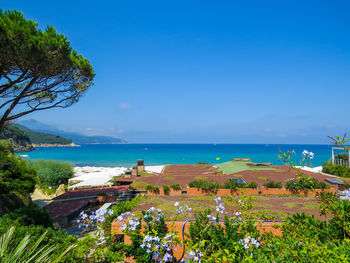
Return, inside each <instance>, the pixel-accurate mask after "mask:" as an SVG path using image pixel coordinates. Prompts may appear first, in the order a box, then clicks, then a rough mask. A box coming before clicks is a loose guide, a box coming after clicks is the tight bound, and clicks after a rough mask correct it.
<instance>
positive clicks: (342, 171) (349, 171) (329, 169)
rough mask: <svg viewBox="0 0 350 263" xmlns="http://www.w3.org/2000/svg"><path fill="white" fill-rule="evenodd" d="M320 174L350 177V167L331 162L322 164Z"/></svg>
mask: <svg viewBox="0 0 350 263" xmlns="http://www.w3.org/2000/svg"><path fill="white" fill-rule="evenodd" d="M322 172H324V173H327V174H333V175H336V176H341V177H350V167H346V166H342V165H337V164H332V163H331V162H326V163H324V164H323V169H322Z"/></svg>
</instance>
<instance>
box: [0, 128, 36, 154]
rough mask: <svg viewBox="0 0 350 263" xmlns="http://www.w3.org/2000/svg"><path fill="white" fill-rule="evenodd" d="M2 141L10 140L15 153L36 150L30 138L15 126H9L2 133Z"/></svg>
mask: <svg viewBox="0 0 350 263" xmlns="http://www.w3.org/2000/svg"><path fill="white" fill-rule="evenodd" d="M0 140H9V141H11V143H12V144H13V149H14V151H15V152H21V151H30V150H34V148H33V146H32V145H31V141H30V139H29V137H28V136H27V135H26V134H25V133H24V132H23V131H21V130H20V129H18V128H17V127H15V126H14V125H7V126H5V127H4V129H3V130H2V131H1V132H0Z"/></svg>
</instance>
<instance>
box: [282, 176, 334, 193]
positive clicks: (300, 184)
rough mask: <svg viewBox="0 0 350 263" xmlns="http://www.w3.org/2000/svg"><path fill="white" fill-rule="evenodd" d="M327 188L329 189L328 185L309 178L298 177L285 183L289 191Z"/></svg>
mask: <svg viewBox="0 0 350 263" xmlns="http://www.w3.org/2000/svg"><path fill="white" fill-rule="evenodd" d="M328 188H330V186H329V184H326V183H325V182H320V181H318V180H317V179H316V178H313V177H309V176H298V177H296V178H292V179H289V180H288V181H287V182H286V189H288V190H291V191H299V190H313V189H328Z"/></svg>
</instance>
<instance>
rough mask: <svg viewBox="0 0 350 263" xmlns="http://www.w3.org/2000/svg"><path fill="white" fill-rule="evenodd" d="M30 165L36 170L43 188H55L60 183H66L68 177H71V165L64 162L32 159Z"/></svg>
mask: <svg viewBox="0 0 350 263" xmlns="http://www.w3.org/2000/svg"><path fill="white" fill-rule="evenodd" d="M30 164H31V167H33V168H34V169H35V170H36V171H37V175H38V182H39V185H40V187H41V188H43V189H50V188H51V189H53V190H55V189H57V187H58V186H59V185H60V184H68V179H70V178H72V177H73V167H72V165H71V164H69V163H66V162H56V161H44V160H39V161H34V162H31V163H30Z"/></svg>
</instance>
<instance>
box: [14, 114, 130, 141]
mask: <svg viewBox="0 0 350 263" xmlns="http://www.w3.org/2000/svg"><path fill="white" fill-rule="evenodd" d="M19 123H20V124H22V125H23V126H25V127H27V128H29V129H31V130H34V131H38V132H45V133H51V134H55V135H59V136H61V137H65V138H69V139H71V140H72V141H73V142H74V143H76V144H122V143H127V141H125V140H123V139H120V138H115V137H111V136H97V135H96V136H87V135H83V134H80V133H76V132H66V131H62V130H60V129H58V128H56V127H54V126H51V125H47V124H45V123H42V122H39V121H37V120H33V119H30V120H24V121H20V122H19Z"/></svg>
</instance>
